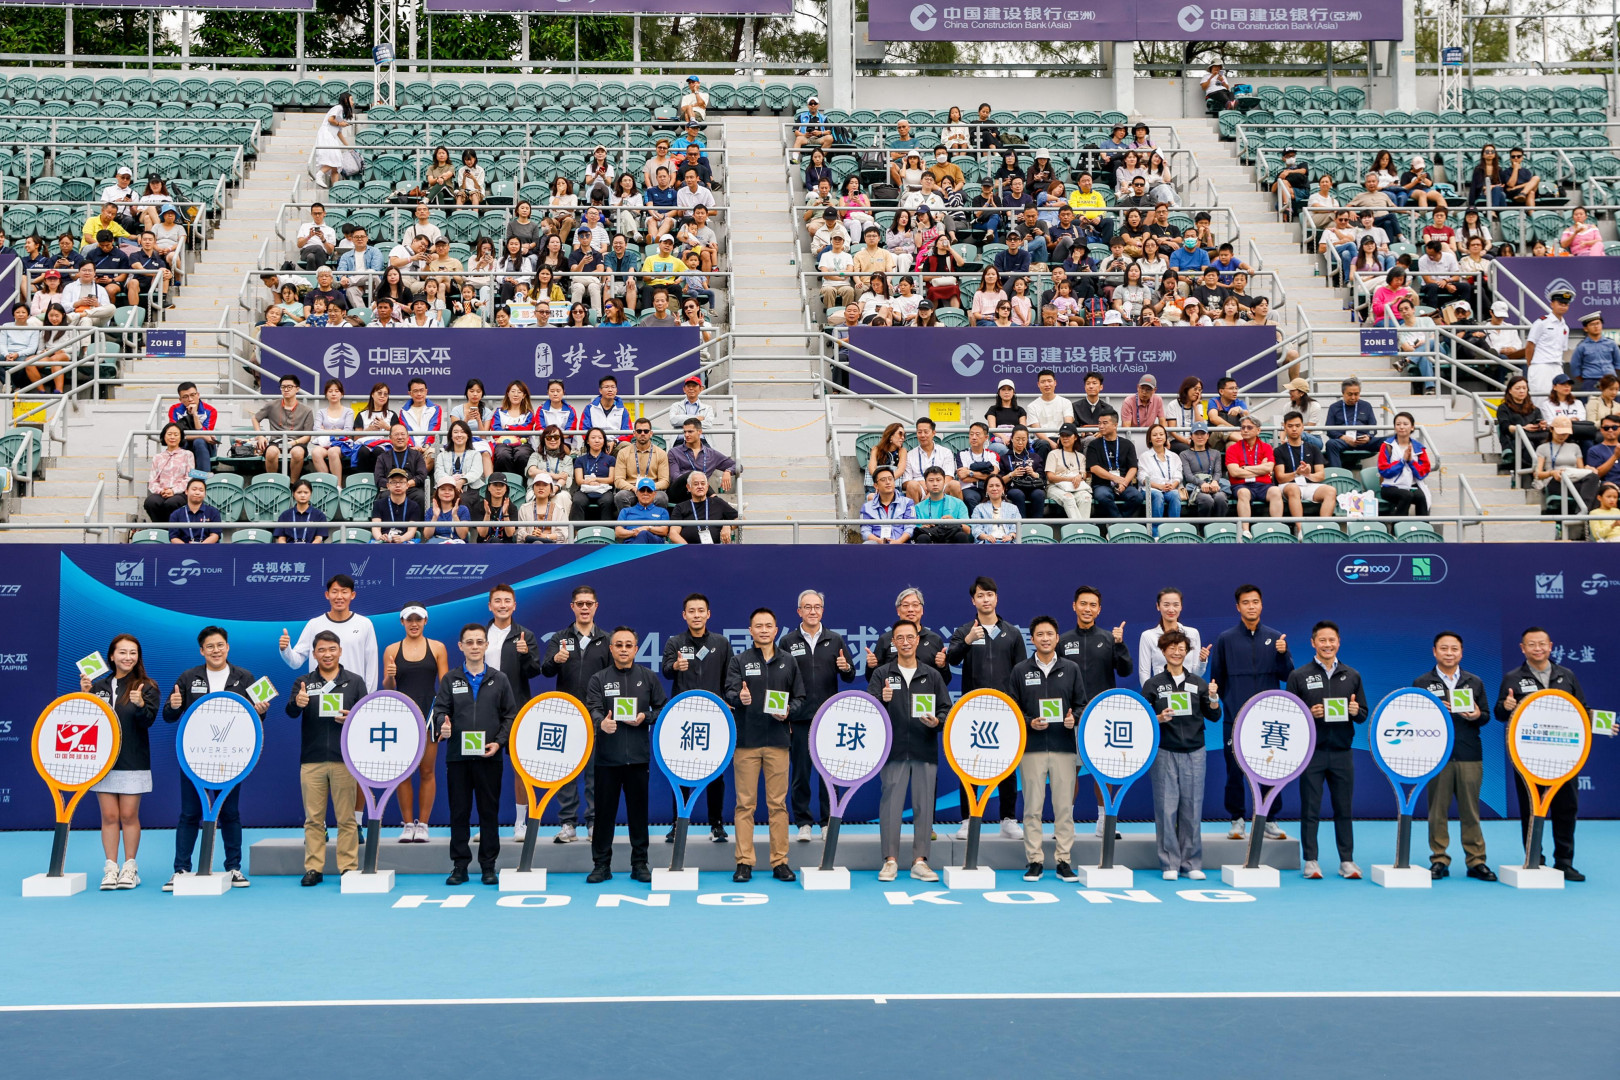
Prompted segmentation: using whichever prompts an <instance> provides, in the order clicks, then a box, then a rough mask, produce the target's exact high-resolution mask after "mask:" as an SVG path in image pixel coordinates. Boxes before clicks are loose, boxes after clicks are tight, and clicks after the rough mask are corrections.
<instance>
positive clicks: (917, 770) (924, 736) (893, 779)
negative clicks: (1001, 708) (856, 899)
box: [866, 618, 951, 881]
mask: <svg viewBox="0 0 1620 1080" xmlns="http://www.w3.org/2000/svg"><path fill="white" fill-rule="evenodd" d="M888 636H889V642H890V645H891V646H892V648H893V650H894V658H893V659H892V660H889V661H887V662H886V663H883V664H880V665H877V666H875V667H872V668H870V669H869V670H870V672H871V678H870V680H869V681H868V683H867V686H866V691H867V693H869V694H871V695H872V696H873V697H875V698H877V699H878V700H879V701H881V702H883V707H884V708H885V709H887V710H888V711H889V726H890V728H891V729H892V730H893V732H894V745H893V746H891V747H890V748H889V758H888V760H887V761H885V762H884V763H883V769H882V771H881V772H879V773H878V778H879V780H880V782H881V784H882V787H883V793H882V795H881V796H880V797H879V799H878V838H879V841H880V842H881V844H882V849H883V868H882V869H881V870H879V871H878V880H879V881H893V880H894V879H895V878H896V877H898V876H899V873H900V864H899V859H900V819H901V818H902V817H903V816H904V814H905V809H906V792H907V791H908V790H909V791H910V793H911V876H912V877H913V878H915V879H916V880H918V881H938V880H939V873H938V872H937V871H935V870H934V869H932V868H931V867H930V866H929V865H928V856H929V855H930V854H931V851H932V844H931V841H932V839H933V832H934V785H935V783H936V781H937V780H938V777H939V732H940V728H941V727H943V726H944V724H945V718H946V717H947V716H948V715H950V711H951V692H950V689H949V688H948V687H947V686H946V684H945V676H943V675H941V674H940V673H939V669H938V668H936V667H934V666H933V665H931V664H930V663H928V660H927V658H926V657H924V656H920V655H918V652H917V649H918V647H919V646H920V645H921V643H922V628H921V627H920V626H919V625H918V624H917V623H915V622H912V621H911V620H909V619H904V618H902V619H900V620H898V621H897V622H896V623H895V624H894V626H893V628H891V629H890V631H889V635H888Z"/></svg>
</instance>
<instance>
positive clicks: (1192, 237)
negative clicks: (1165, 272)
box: [1170, 229, 1209, 273]
mask: <svg viewBox="0 0 1620 1080" xmlns="http://www.w3.org/2000/svg"><path fill="white" fill-rule="evenodd" d="M1208 265H1209V252H1207V251H1205V250H1204V249H1203V247H1201V246H1200V245H1199V243H1198V232H1197V230H1196V229H1188V230H1187V231H1186V232H1184V233H1182V235H1181V246H1180V247H1179V248H1177V249H1176V250H1175V251H1172V252H1171V253H1170V268H1171V269H1172V270H1176V271H1182V272H1184V271H1188V270H1193V271H1197V272H1199V273H1202V272H1203V269H1204V267H1206V266H1208Z"/></svg>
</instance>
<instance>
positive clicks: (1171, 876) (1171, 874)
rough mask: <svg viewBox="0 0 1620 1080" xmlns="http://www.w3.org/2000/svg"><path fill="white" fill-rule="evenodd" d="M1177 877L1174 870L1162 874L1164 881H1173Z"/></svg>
mask: <svg viewBox="0 0 1620 1080" xmlns="http://www.w3.org/2000/svg"><path fill="white" fill-rule="evenodd" d="M1177 877H1178V875H1177V874H1176V872H1175V871H1174V870H1166V871H1165V872H1164V880H1166V881H1174V880H1176V878H1177Z"/></svg>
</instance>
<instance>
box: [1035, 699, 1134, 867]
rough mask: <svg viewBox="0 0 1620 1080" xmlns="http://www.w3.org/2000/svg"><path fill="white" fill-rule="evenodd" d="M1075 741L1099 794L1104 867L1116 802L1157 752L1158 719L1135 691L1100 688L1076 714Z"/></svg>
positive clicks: (1108, 863)
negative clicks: (1077, 738) (1077, 735)
mask: <svg viewBox="0 0 1620 1080" xmlns="http://www.w3.org/2000/svg"><path fill="white" fill-rule="evenodd" d="M1058 722H1059V723H1061V720H1060V721H1058ZM1048 723H1051V721H1048ZM1079 744H1080V760H1081V761H1083V762H1085V765H1086V770H1087V771H1088V772H1090V773H1091V775H1092V776H1093V777H1094V778H1095V779H1096V781H1097V783H1098V785H1099V786H1100V787H1101V788H1102V792H1103V831H1102V835H1103V841H1102V859H1101V861H1099V862H1098V864H1097V868H1098V869H1099V870H1110V869H1112V868H1113V866H1114V826H1115V824H1116V823H1117V821H1118V820H1119V804H1120V803H1121V802H1122V801H1124V798H1125V792H1127V791H1129V790H1130V787H1131V785H1132V784H1134V783H1136V781H1138V780H1140V779H1141V778H1142V774H1143V773H1145V772H1147V771H1148V767H1149V766H1150V765H1152V764H1153V758H1154V756H1155V755H1157V754H1158V752H1159V718H1158V716H1157V715H1156V714H1155V713H1154V711H1153V707H1152V706H1151V705H1149V704H1148V703H1147V699H1146V698H1144V697H1143V696H1142V695H1141V694H1138V693H1137V692H1136V691H1135V690H1125V689H1114V690H1104V691H1103V692H1102V693H1100V694H1098V695H1097V696H1096V697H1094V698H1092V699H1091V704H1089V705H1087V706H1086V709H1085V712H1083V713H1081V714H1080V739H1079ZM1025 797H1026V798H1028V797H1029V796H1028V794H1027V793H1026V795H1025Z"/></svg>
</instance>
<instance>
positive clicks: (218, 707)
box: [174, 691, 264, 877]
mask: <svg viewBox="0 0 1620 1080" xmlns="http://www.w3.org/2000/svg"><path fill="white" fill-rule="evenodd" d="M174 745H175V756H176V757H178V758H179V760H180V771H181V772H182V773H184V774H185V777H186V779H187V780H190V781H191V783H192V786H193V787H195V788H196V789H197V798H198V800H199V801H200V802H201V803H202V819H203V827H202V851H201V853H200V854H199V856H198V859H197V876H198V877H211V876H212V875H213V872H214V835H215V832H216V831H217V829H218V828H219V810H220V807H221V806H223V805H224V803H225V800H226V799H227V798H229V797H230V794H231V792H232V791H234V790H235V789H236V786H237V785H238V784H240V783H241V782H242V781H243V780H244V779H246V778H247V774H248V773H250V772H252V771H253V766H255V765H257V764H258V763H259V754H260V753H261V752H262V751H263V749H264V725H263V724H262V723H260V721H259V714H258V711H257V710H255V709H254V708H253V706H252V705H249V704H248V702H247V699H246V698H244V697H242V696H241V695H240V694H232V693H227V692H225V691H216V692H214V693H211V694H204V695H203V696H202V697H200V698H198V699H197V700H196V701H193V702H192V703H191V707H190V708H189V709H187V710H186V711H185V715H183V716H181V717H180V728H179V730H178V731H176V732H175V737H174Z"/></svg>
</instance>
